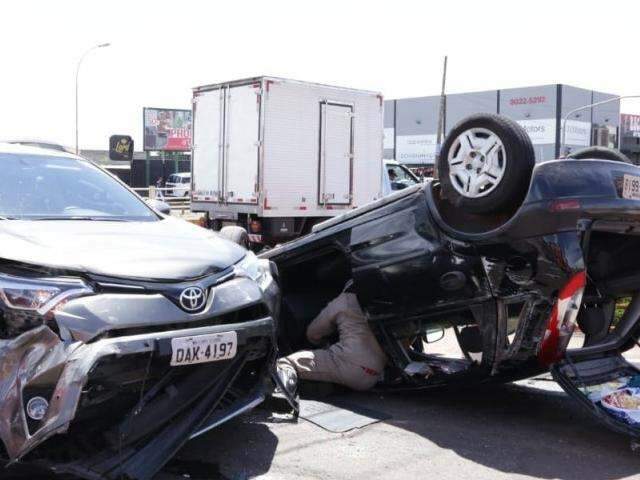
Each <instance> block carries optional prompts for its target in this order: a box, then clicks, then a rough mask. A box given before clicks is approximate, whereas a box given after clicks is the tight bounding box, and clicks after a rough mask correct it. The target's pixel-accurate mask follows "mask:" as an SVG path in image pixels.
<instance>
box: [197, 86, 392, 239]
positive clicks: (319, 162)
mask: <svg viewBox="0 0 640 480" xmlns="http://www.w3.org/2000/svg"><path fill="white" fill-rule="evenodd" d="M382 114H383V101H382V95H381V94H379V93H377V92H369V91H362V90H354V89H350V88H338V87H332V86H328V85H319V84H315V83H308V82H300V81H294V80H286V79H282V78H274V77H256V78H250V79H245V80H238V81H233V82H227V83H221V84H216V85H206V86H202V87H196V88H194V90H193V122H194V123H193V147H192V149H193V150H192V162H193V163H192V189H191V196H192V198H191V200H192V206H191V209H192V210H193V211H194V212H205V213H206V214H207V217H208V219H209V225H210V226H211V227H212V228H216V229H218V228H220V227H221V226H222V225H223V224H230V223H231V224H236V225H239V226H242V227H244V228H246V230H247V231H248V233H249V241H250V242H251V243H253V244H275V243H279V242H282V241H285V240H288V239H291V238H294V237H296V236H298V235H301V234H305V233H308V232H309V231H310V230H311V227H312V226H313V225H314V224H316V223H318V222H320V221H323V220H326V219H327V218H330V217H333V216H336V215H339V214H341V213H344V212H345V211H348V210H351V209H354V208H357V207H359V206H362V205H364V204H366V203H368V202H371V201H374V200H376V199H378V198H380V197H381V195H382V192H381V186H382V143H383V128H382Z"/></svg>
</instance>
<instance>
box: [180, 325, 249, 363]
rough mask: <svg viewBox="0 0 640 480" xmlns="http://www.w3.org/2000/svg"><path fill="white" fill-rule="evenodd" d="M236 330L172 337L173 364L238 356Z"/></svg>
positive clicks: (203, 361) (217, 360)
mask: <svg viewBox="0 0 640 480" xmlns="http://www.w3.org/2000/svg"><path fill="white" fill-rule="evenodd" d="M237 350H238V336H237V334H236V332H222V333H211V334H208V335H197V336H194V337H179V338H172V339H171V366H174V367H178V366H181V365H195V364H197V363H208V362H219V361H221V360H229V359H231V358H233V357H235V356H236V353H237Z"/></svg>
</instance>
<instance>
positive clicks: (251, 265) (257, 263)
mask: <svg viewBox="0 0 640 480" xmlns="http://www.w3.org/2000/svg"><path fill="white" fill-rule="evenodd" d="M234 272H235V274H236V276H237V277H245V278H250V279H251V280H253V281H254V282H256V283H257V284H258V286H259V287H260V289H261V290H266V289H267V287H268V286H269V283H270V282H271V281H272V280H273V277H272V276H271V262H269V260H264V259H261V258H258V257H256V254H255V253H253V252H251V251H248V252H247V254H246V255H245V257H244V258H243V259H242V260H240V261H239V262H238V263H236V264H235V266H234Z"/></svg>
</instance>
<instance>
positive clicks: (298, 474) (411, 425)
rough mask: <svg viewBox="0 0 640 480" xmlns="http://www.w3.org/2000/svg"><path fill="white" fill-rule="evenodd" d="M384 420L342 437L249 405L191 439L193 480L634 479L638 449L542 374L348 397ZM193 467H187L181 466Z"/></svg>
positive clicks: (187, 455)
mask: <svg viewBox="0 0 640 480" xmlns="http://www.w3.org/2000/svg"><path fill="white" fill-rule="evenodd" d="M351 398H352V400H357V401H359V402H360V403H361V404H363V405H366V406H368V407H369V408H373V409H377V410H379V411H383V412H386V413H389V414H391V415H392V419H391V420H389V421H385V422H382V423H378V424H374V425H370V426H368V427H365V428H363V429H361V430H355V431H351V432H349V433H346V434H335V433H329V432H327V431H324V430H322V429H321V428H319V427H317V426H315V425H313V424H311V423H309V422H307V421H305V420H302V419H301V420H299V421H298V422H297V423H291V422H290V421H288V420H287V417H280V416H279V417H272V416H270V414H269V413H267V412H264V411H259V410H258V411H256V412H254V413H252V414H249V415H248V416H245V417H242V418H239V419H236V420H235V421H232V422H231V423H229V424H227V425H225V426H222V427H221V428H220V429H218V430H217V431H214V432H212V433H210V434H209V435H207V436H205V437H202V438H200V439H197V440H195V441H193V442H192V443H191V444H189V445H188V446H187V447H186V448H185V449H184V450H183V451H182V452H180V454H179V456H178V458H179V459H180V461H187V462H193V461H195V462H200V463H199V464H197V466H199V467H200V468H199V470H200V474H199V475H198V474H195V473H196V472H195V471H193V473H194V474H195V475H192V476H193V477H196V478H197V477H200V478H209V479H229V480H240V479H245V478H264V479H272V478H273V479H276V478H277V479H294V478H296V479H298V478H305V479H321V480H331V479H344V478H363V479H377V478H380V479H382V478H384V479H396V478H397V479H406V478H412V477H413V478H433V479H452V480H454V479H455V480H459V479H461V478H473V479H476V480H481V479H492V480H494V479H507V478H509V479H511V478H540V479H562V480H585V479H625V478H640V453H633V452H632V451H631V448H630V442H629V440H628V439H626V438H624V437H623V436H621V435H618V434H616V433H613V432H610V431H608V430H607V429H605V428H604V427H603V426H602V425H600V424H599V423H598V422H596V421H594V420H593V419H592V418H591V416H589V414H587V413H585V412H583V411H582V410H581V409H580V407H579V406H578V405H577V404H576V403H575V402H574V401H572V400H571V399H570V398H569V397H567V396H566V395H565V394H564V393H563V392H561V391H560V389H559V388H558V387H557V385H556V384H555V383H554V382H552V381H550V380H549V379H548V378H544V377H541V378H538V379H535V380H528V381H525V382H520V383H519V384H516V385H506V386H499V387H494V388H487V389H484V390H479V391H478V390H474V391H469V392H463V393H461V392H457V393H454V392H438V393H435V392H431V393H425V394H420V395H386V396H384V397H383V396H380V395H379V394H373V393H365V394H353V395H352V397H351ZM184 465H193V464H192V463H191V464H190V463H187V464H182V465H180V466H184Z"/></svg>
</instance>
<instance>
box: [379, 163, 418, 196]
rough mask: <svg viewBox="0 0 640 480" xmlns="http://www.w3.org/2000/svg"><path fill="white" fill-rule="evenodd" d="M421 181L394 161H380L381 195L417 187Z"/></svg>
mask: <svg viewBox="0 0 640 480" xmlns="http://www.w3.org/2000/svg"><path fill="white" fill-rule="evenodd" d="M418 183H422V181H421V180H420V179H419V178H418V177H417V176H416V175H415V174H414V173H413V172H412V171H411V170H409V169H408V168H407V167H405V166H404V165H402V164H401V163H399V162H397V161H395V160H387V159H385V160H383V161H382V195H383V196H385V197H386V196H387V195H390V194H391V193H393V192H395V191H397V190H404V189H405V188H407V187H411V186H413V185H417V184H418Z"/></svg>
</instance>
